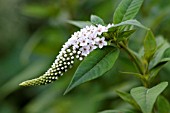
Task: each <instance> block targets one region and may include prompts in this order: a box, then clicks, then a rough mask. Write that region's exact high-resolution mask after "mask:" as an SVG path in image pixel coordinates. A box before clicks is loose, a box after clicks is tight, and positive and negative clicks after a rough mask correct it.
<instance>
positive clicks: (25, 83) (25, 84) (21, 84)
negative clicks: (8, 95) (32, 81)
mask: <svg viewBox="0 0 170 113" xmlns="http://www.w3.org/2000/svg"><path fill="white" fill-rule="evenodd" d="M19 86H28V83H27V82H22V83H20V84H19Z"/></svg>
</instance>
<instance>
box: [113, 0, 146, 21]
mask: <svg viewBox="0 0 170 113" xmlns="http://www.w3.org/2000/svg"><path fill="white" fill-rule="evenodd" d="M143 1H144V0H122V1H121V2H120V4H119V6H118V7H117V9H116V11H115V13H114V16H113V23H114V24H118V23H120V22H122V21H126V20H130V19H133V18H134V17H135V16H136V14H137V13H138V11H139V9H140V7H141V5H142V3H143Z"/></svg>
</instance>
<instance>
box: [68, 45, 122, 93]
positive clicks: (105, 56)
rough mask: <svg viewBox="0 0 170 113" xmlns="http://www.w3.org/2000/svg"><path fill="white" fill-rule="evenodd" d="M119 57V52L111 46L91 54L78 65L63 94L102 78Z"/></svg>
mask: <svg viewBox="0 0 170 113" xmlns="http://www.w3.org/2000/svg"><path fill="white" fill-rule="evenodd" d="M118 56H119V50H118V49H116V48H113V47H111V46H108V47H104V48H103V49H97V50H94V51H93V52H91V53H90V54H89V55H88V56H87V57H86V58H85V59H84V60H83V62H82V63H81V64H80V65H79V67H78V68H77V71H76V72H75V74H74V76H73V79H72V81H71V83H70V85H69V86H68V88H67V90H66V91H65V94H66V93H67V92H69V91H70V90H72V89H73V88H75V87H76V86H78V85H80V84H82V83H84V82H87V81H90V80H92V79H95V78H98V77H100V76H102V75H103V74H104V73H106V72H107V71H109V70H110V69H111V68H112V67H113V65H114V63H115V61H116V59H117V58H118Z"/></svg>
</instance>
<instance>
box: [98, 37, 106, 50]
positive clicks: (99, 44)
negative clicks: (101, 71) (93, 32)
mask: <svg viewBox="0 0 170 113" xmlns="http://www.w3.org/2000/svg"><path fill="white" fill-rule="evenodd" d="M97 44H98V46H99V48H102V47H103V46H106V45H107V42H106V41H105V38H104V37H102V38H98V40H97Z"/></svg>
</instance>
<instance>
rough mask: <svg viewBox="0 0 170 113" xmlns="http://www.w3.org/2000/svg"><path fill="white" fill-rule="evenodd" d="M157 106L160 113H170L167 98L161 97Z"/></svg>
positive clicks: (169, 104)
mask: <svg viewBox="0 0 170 113" xmlns="http://www.w3.org/2000/svg"><path fill="white" fill-rule="evenodd" d="M156 106H157V110H158V113H170V103H169V102H168V100H167V99H166V98H165V97H163V96H159V97H158V99H157V102H156Z"/></svg>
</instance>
